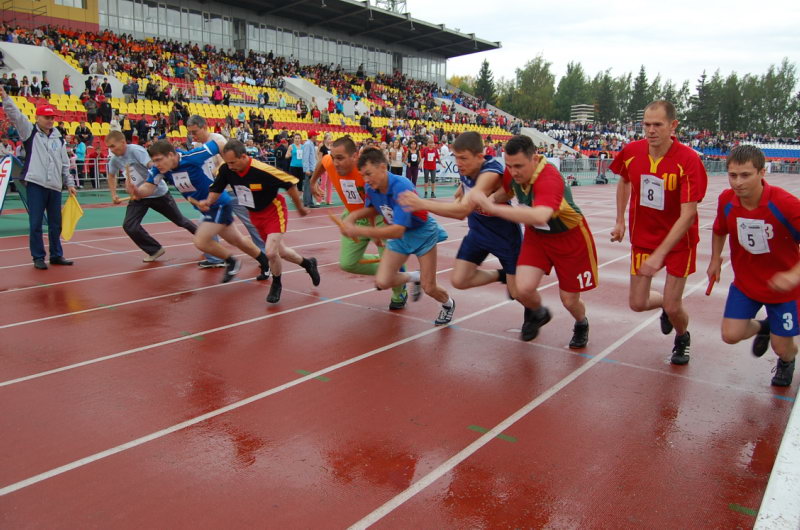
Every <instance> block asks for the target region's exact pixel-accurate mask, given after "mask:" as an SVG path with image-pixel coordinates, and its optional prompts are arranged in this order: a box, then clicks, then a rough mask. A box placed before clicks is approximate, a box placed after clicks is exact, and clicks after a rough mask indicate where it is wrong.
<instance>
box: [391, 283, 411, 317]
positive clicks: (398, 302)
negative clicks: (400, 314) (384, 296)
mask: <svg viewBox="0 0 800 530" xmlns="http://www.w3.org/2000/svg"><path fill="white" fill-rule="evenodd" d="M406 302H408V289H407V288H406V286H405V285H404V286H403V290H402V291H400V293H399V294H397V295H394V294H393V295H392V301H391V302H389V309H390V310H392V311H394V310H397V309H403V308H404V307H405V306H406Z"/></svg>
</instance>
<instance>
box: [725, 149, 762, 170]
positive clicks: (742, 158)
mask: <svg viewBox="0 0 800 530" xmlns="http://www.w3.org/2000/svg"><path fill="white" fill-rule="evenodd" d="M731 162H733V163H734V164H740V165H742V164H746V163H747V162H752V163H753V167H754V168H756V171H761V170H762V169H764V165H765V164H766V160H765V159H764V153H763V152H762V151H761V149H759V148H758V147H756V146H754V145H737V146H736V147H734V148H733V149H731V152H730V153H728V159H727V160H725V168H726V169H727V168H728V167H730V165H731Z"/></svg>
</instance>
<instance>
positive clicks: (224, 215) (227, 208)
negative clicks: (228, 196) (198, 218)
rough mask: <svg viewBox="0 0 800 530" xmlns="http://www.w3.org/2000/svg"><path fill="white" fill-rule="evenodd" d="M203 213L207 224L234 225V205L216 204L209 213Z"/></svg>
mask: <svg viewBox="0 0 800 530" xmlns="http://www.w3.org/2000/svg"><path fill="white" fill-rule="evenodd" d="M202 213H203V221H204V222H206V223H216V224H218V225H226V226H228V225H230V224H232V223H233V204H231V203H228V204H223V205H218V204H214V205H212V206H211V208H210V209H209V210H208V211H207V212H202Z"/></svg>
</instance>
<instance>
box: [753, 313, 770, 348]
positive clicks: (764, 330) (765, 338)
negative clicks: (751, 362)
mask: <svg viewBox="0 0 800 530" xmlns="http://www.w3.org/2000/svg"><path fill="white" fill-rule="evenodd" d="M758 323H759V325H760V326H761V329H760V330H758V333H757V334H756V338H754V339H753V355H755V356H756V357H761V356H762V355H764V354H765V353H766V352H767V348H769V321H767V320H759V321H758Z"/></svg>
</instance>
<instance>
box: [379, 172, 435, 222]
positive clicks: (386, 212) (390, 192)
mask: <svg viewBox="0 0 800 530" xmlns="http://www.w3.org/2000/svg"><path fill="white" fill-rule="evenodd" d="M365 189H366V192H367V200H366V206H367V207H370V206H371V207H373V208H375V210H377V212H378V214H380V215H382V216H383V220H384V222H385V223H386V224H387V225H400V226H405V227H406V228H407V229H409V230H413V229H415V228H419V227H421V226H422V225H424V224H425V223H426V222H428V212H427V211H425V210H419V211H416V212H407V211H406V210H405V209H403V207H402V206H400V205H399V204H398V203H397V196H398V195H400V194H401V193H403V192H404V191H411V192H414V193H416V192H417V190H416V189H414V185H413V184H412V183H411V181H410V180H408V179H407V178H405V177H401V176H400V175H395V174H394V173H389V184H388V187H387V189H386V193H381V192H379V191H378V190H375V189H372V188H371V187H370V185H369V184H365Z"/></svg>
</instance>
